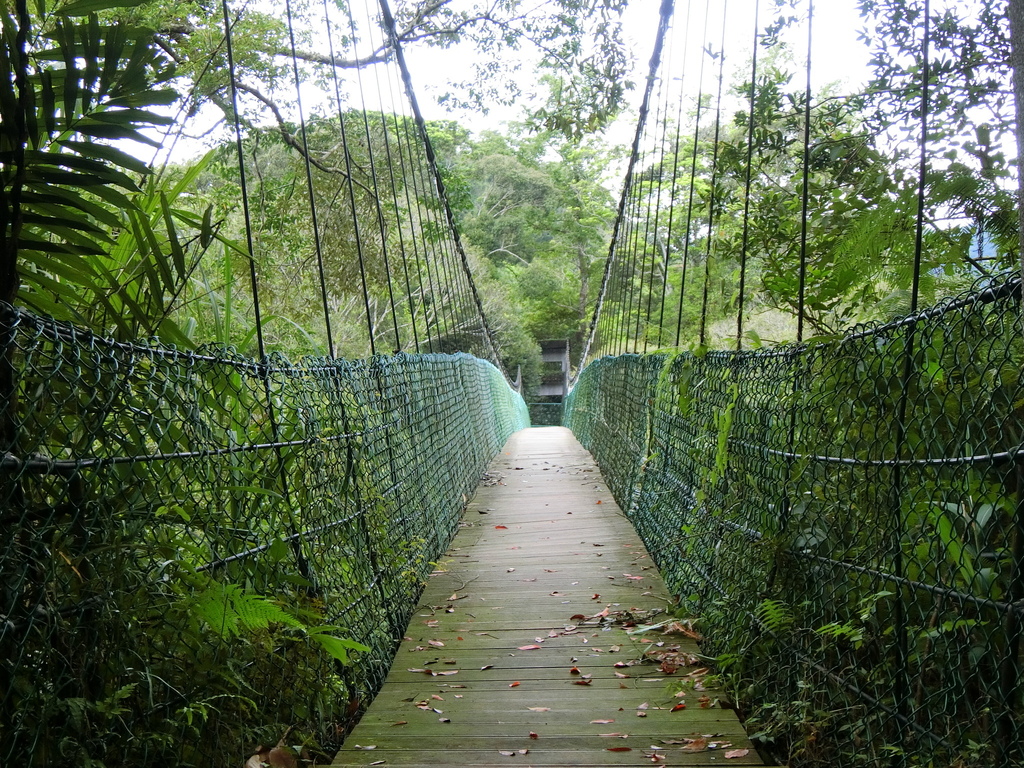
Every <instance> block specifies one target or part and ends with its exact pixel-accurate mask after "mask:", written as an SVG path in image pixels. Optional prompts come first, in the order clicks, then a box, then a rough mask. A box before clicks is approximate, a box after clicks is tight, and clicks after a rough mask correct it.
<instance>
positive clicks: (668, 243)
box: [658, 0, 693, 348]
mask: <svg viewBox="0 0 1024 768" xmlns="http://www.w3.org/2000/svg"><path fill="white" fill-rule="evenodd" d="M692 11H693V0H686V21H685V22H684V24H683V55H682V61H683V63H682V66H681V67H680V68H679V95H678V99H677V104H676V124H675V135H674V137H673V142H672V143H673V147H672V184H671V186H670V188H669V195H668V222H667V223H666V225H665V264H664V266H663V267H662V269H663V270H664V277H663V279H662V281H661V302H660V305H659V306H660V309H659V311H658V347H659V348H660V347H661V345H662V342H663V340H664V338H663V337H664V330H665V300H666V298H667V297H668V273H669V266H670V260H671V257H672V222H673V219H674V217H675V212H676V183H677V182H678V180H679V139H680V137H681V136H682V125H683V92H684V89H685V85H686V61H687V58H688V55H689V50H690V14H691V12H692ZM677 29H678V28H677V27H675V26H673V32H672V34H673V42H674V38H675V34H676V30H677ZM677 345H678V342H677Z"/></svg>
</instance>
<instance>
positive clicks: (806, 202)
mask: <svg viewBox="0 0 1024 768" xmlns="http://www.w3.org/2000/svg"><path fill="white" fill-rule="evenodd" d="M813 45H814V0H807V61H806V65H805V67H804V70H805V75H806V78H807V79H806V85H805V86H804V157H803V169H802V175H803V183H802V189H801V192H800V267H799V272H798V278H797V293H796V296H797V299H796V301H797V305H796V306H797V310H796V340H797V342H798V343H799V342H801V341H803V340H804V316H805V314H806V312H807V216H808V211H809V208H810V199H811V198H810V179H811V50H812V47H813Z"/></svg>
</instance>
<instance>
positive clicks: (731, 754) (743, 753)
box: [725, 749, 750, 760]
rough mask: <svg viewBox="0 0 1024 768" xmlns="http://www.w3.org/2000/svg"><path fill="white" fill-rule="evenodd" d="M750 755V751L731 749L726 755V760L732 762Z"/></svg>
mask: <svg viewBox="0 0 1024 768" xmlns="http://www.w3.org/2000/svg"><path fill="white" fill-rule="evenodd" d="M749 754H750V750H749V749H730V750H729V751H728V752H726V753H725V759H726V760H730V759H732V758H734V757H746V756H747V755H749Z"/></svg>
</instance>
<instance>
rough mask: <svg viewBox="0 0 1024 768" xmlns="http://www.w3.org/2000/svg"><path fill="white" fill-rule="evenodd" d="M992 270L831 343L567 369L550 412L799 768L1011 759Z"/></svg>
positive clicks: (1015, 433)
mask: <svg viewBox="0 0 1024 768" xmlns="http://www.w3.org/2000/svg"><path fill="white" fill-rule="evenodd" d="M1022 330H1024V329H1022V325H1021V302H1020V283H1019V281H1018V280H1017V279H1016V278H1007V279H1004V280H1001V281H998V282H996V283H992V284H989V285H987V286H985V287H984V288H983V289H981V290H977V291H974V292H972V293H970V294H969V295H966V296H963V297H960V298H958V299H955V300H951V301H948V302H946V303H944V304H943V305H941V306H938V307H935V308H934V309H932V310H929V311H927V312H924V313H921V314H919V315H917V316H914V317H908V318H904V319H902V320H899V321H896V322H891V323H888V324H885V325H880V326H876V327H869V328H860V329H857V330H856V331H855V332H853V333H851V334H849V335H847V336H846V337H844V338H837V339H831V340H823V341H817V342H815V343H809V344H806V345H802V346H797V345H793V346H786V347H781V348H774V349H762V350H758V351H753V352H742V353H729V352H713V353H708V354H705V355H695V354H690V353H683V354H679V355H675V356H669V355H648V356H636V355H622V356H618V357H606V358H603V359H600V360H598V361H596V362H595V363H593V364H591V365H590V366H589V367H588V368H587V369H586V370H585V371H584V373H583V375H582V377H581V378H580V381H579V383H578V384H577V386H576V387H575V389H574V390H573V392H572V393H571V395H570V397H569V400H568V403H567V407H566V423H567V425H568V426H570V427H571V428H572V429H573V431H574V432H575V433H576V435H577V436H578V437H579V439H580V441H581V442H582V443H583V444H584V445H585V446H586V447H587V448H589V449H590V450H591V451H592V452H593V453H594V455H595V457H596V458H597V460H598V462H599V464H600V466H601V469H602V471H603V472H604V473H605V476H606V478H607V480H608V482H609V484H610V486H611V488H612V490H613V492H614V494H615V496H616V498H617V499H618V500H619V503H620V504H621V506H622V507H623V509H625V510H626V511H627V514H628V515H629V517H630V518H631V519H632V520H633V522H634V523H635V525H636V527H637V528H638V530H639V532H640V534H641V535H642V537H643V539H644V541H645V542H646V544H647V547H648V548H649V549H650V551H651V553H652V555H653V556H654V557H655V559H656V561H657V562H658V564H659V566H660V567H661V568H662V572H663V574H664V575H665V578H666V581H667V582H668V583H669V585H670V588H671V589H672V590H673V591H674V593H675V594H677V595H679V596H680V598H681V600H682V602H683V605H684V606H685V608H686V609H688V610H692V611H694V612H696V613H697V614H698V615H699V616H700V620H701V623H702V627H703V633H704V635H705V638H706V639H705V642H704V645H703V648H704V651H705V652H707V653H709V654H711V655H715V656H717V657H718V663H719V668H720V670H721V671H722V672H723V674H724V675H725V677H726V679H727V680H728V681H730V683H731V684H732V685H733V686H734V688H735V692H736V695H737V698H738V699H739V702H740V704H741V706H743V707H744V708H745V709H746V710H747V714H748V715H749V716H750V721H749V723H748V727H751V728H752V730H753V731H754V732H756V733H757V734H758V735H759V736H760V738H762V739H763V740H765V741H766V742H769V743H774V744H775V746H776V747H777V749H778V753H779V754H780V755H782V757H783V758H787V757H788V758H789V759H791V760H792V761H793V764H794V765H804V766H837V765H841V766H861V765H865V766H867V765H870V766H883V765H884V766H890V765H929V766H958V767H959V768H966V767H968V766H978V767H980V766H1020V765H1024V710H1022V704H1021V694H1022V690H1021V688H1022V685H1021V671H1022V658H1021V634H1022V622H1021V619H1022V612H1024V577H1022V568H1024V464H1022V462H1024V450H1022V445H1021V444H1022V440H1024V419H1022V416H1024V382H1022V381H1021V370H1022V366H1024V337H1022Z"/></svg>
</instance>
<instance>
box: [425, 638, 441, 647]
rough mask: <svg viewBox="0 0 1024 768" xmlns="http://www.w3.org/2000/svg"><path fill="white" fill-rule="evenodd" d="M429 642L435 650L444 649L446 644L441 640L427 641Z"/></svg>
mask: <svg viewBox="0 0 1024 768" xmlns="http://www.w3.org/2000/svg"><path fill="white" fill-rule="evenodd" d="M427 642H428V643H430V645H432V646H434V647H435V648H444V643H442V642H441V641H440V640H427Z"/></svg>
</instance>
